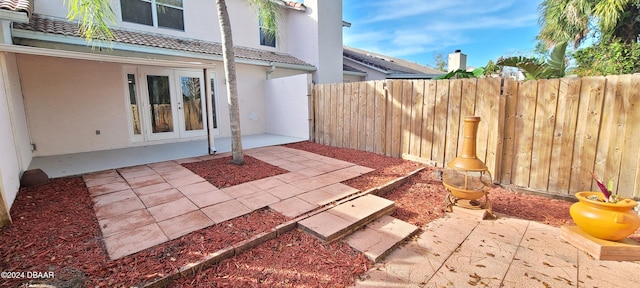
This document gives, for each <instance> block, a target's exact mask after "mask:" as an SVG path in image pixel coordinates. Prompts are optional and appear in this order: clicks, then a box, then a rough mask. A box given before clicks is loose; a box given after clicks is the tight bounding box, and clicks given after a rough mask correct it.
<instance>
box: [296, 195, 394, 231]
mask: <svg viewBox="0 0 640 288" xmlns="http://www.w3.org/2000/svg"><path fill="white" fill-rule="evenodd" d="M394 210H395V206H394V203H393V201H390V200H387V199H384V198H381V197H378V196H375V195H371V194H368V195H364V196H362V197H359V198H356V199H353V200H351V201H348V202H345V203H342V204H340V205H338V206H336V207H333V208H331V209H329V210H327V211H324V212H321V213H318V214H316V215H313V216H311V217H309V218H306V219H304V220H302V221H300V222H298V225H299V226H300V227H301V228H302V229H303V230H305V231H306V232H307V233H310V234H312V235H315V236H316V237H318V238H320V239H322V240H324V241H325V242H331V241H335V240H338V239H342V238H344V237H345V236H347V235H349V234H351V233H353V231H356V230H358V229H360V228H361V227H363V226H365V225H367V224H368V223H370V222H371V221H373V220H376V219H378V218H379V217H381V216H383V215H389V214H391V213H393V211H394Z"/></svg>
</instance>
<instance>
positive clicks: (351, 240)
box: [344, 215, 419, 262]
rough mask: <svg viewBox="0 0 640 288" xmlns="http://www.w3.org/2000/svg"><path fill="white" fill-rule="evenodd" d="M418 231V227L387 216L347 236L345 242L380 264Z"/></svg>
mask: <svg viewBox="0 0 640 288" xmlns="http://www.w3.org/2000/svg"><path fill="white" fill-rule="evenodd" d="M418 230H419V228H418V226H415V225H413V224H409V223H407V222H404V221H402V220H400V219H396V218H393V217H391V216H387V215H385V216H382V217H380V218H378V219H376V220H375V221H373V222H371V223H369V224H367V226H365V227H364V228H363V229H360V230H358V231H356V232H355V233H353V234H351V235H349V236H347V237H346V238H345V239H344V241H345V242H346V243H347V244H349V246H351V247H352V248H353V249H356V250H358V251H360V252H362V253H364V254H365V255H366V256H367V258H369V259H370V260H371V261H373V262H378V260H380V259H382V258H384V257H385V256H387V254H389V253H390V252H391V251H393V249H395V248H396V247H398V245H400V244H402V243H403V242H404V240H405V239H407V238H409V237H411V236H413V235H414V234H416V233H417V232H418Z"/></svg>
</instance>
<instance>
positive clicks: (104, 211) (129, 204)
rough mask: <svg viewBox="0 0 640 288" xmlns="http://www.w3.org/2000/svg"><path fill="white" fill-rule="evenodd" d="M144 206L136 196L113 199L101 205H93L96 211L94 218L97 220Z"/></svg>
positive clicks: (143, 207)
mask: <svg viewBox="0 0 640 288" xmlns="http://www.w3.org/2000/svg"><path fill="white" fill-rule="evenodd" d="M145 208H146V207H145V206H144V204H142V201H140V199H138V198H137V197H136V198H127V199H122V200H119V201H114V202H111V203H108V204H105V205H102V206H96V207H94V211H95V213H96V218H98V220H99V219H104V218H109V217H113V216H116V215H120V214H124V213H128V212H131V211H136V210H140V209H145Z"/></svg>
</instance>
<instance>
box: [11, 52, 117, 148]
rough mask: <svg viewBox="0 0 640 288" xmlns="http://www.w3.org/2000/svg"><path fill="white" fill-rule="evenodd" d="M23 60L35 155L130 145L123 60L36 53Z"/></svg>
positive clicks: (22, 70)
mask: <svg viewBox="0 0 640 288" xmlns="http://www.w3.org/2000/svg"><path fill="white" fill-rule="evenodd" d="M18 60H19V63H20V75H21V78H22V87H23V93H24V98H25V106H26V110H27V117H28V121H29V128H30V131H31V138H32V142H33V143H35V144H36V148H37V149H36V150H35V151H34V156H45V155H58V154H67V153H77V152H85V151H95V150H106V149H113V148H121V147H126V146H127V145H128V144H129V134H128V126H127V125H128V122H127V115H126V114H125V113H126V110H125V109H126V104H125V96H124V91H125V90H124V76H123V72H122V66H121V65H119V64H114V63H105V62H95V61H83V60H73V59H62V58H54V57H43V56H32V55H19V57H18ZM96 130H100V135H96Z"/></svg>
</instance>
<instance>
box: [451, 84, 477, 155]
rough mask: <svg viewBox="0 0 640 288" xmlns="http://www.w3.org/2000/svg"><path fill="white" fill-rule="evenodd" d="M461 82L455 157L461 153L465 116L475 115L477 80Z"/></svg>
mask: <svg viewBox="0 0 640 288" xmlns="http://www.w3.org/2000/svg"><path fill="white" fill-rule="evenodd" d="M461 81H462V97H461V102H460V121H458V123H459V124H458V125H459V127H460V129H458V139H459V140H458V149H457V150H458V152H457V154H456V155H460V153H461V152H462V139H464V132H463V130H464V129H462V128H463V127H464V118H465V117H467V116H474V115H475V108H476V94H477V90H476V88H477V85H478V80H477V79H473V78H467V79H461Z"/></svg>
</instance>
